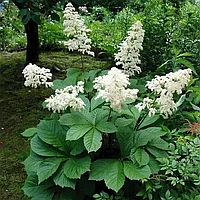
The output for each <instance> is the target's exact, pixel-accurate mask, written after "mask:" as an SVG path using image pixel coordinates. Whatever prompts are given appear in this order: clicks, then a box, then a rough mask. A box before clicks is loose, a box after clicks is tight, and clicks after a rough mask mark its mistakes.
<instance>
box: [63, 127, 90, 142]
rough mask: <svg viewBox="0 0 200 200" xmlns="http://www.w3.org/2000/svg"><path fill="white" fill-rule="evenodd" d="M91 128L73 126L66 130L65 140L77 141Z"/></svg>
mask: <svg viewBox="0 0 200 200" xmlns="http://www.w3.org/2000/svg"><path fill="white" fill-rule="evenodd" d="M92 128H93V126H92V125H91V124H77V125H74V126H72V127H71V128H70V129H69V130H68V132H67V134H66V140H78V139H79V138H81V137H83V136H84V135H85V134H86V133H87V132H88V131H90V130H91V129H92Z"/></svg>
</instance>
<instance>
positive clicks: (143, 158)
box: [134, 148, 149, 167]
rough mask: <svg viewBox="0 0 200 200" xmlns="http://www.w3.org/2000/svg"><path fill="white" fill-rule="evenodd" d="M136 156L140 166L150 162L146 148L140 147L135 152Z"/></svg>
mask: <svg viewBox="0 0 200 200" xmlns="http://www.w3.org/2000/svg"><path fill="white" fill-rule="evenodd" d="M134 157H135V160H136V161H137V163H138V164H139V167H141V166H144V165H147V164H148V163H149V154H148V153H147V152H146V151H145V150H144V149H141V148H138V149H137V150H136V152H135V153H134Z"/></svg>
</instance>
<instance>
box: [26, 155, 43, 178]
mask: <svg viewBox="0 0 200 200" xmlns="http://www.w3.org/2000/svg"><path fill="white" fill-rule="evenodd" d="M43 161H44V158H42V157H41V156H38V155H37V154H35V153H34V152H32V151H31V153H30V155H29V156H28V157H27V158H26V160H25V161H23V164H24V165H25V169H26V172H27V174H28V175H29V174H30V172H31V174H32V172H37V170H38V168H39V166H40V164H41V163H42V162H43Z"/></svg>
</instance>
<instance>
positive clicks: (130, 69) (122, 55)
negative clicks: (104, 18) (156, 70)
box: [115, 21, 144, 76]
mask: <svg viewBox="0 0 200 200" xmlns="http://www.w3.org/2000/svg"><path fill="white" fill-rule="evenodd" d="M143 40H144V30H143V29H142V23H141V22H140V21H137V22H136V23H135V24H133V25H132V26H131V28H130V30H129V31H128V36H127V37H126V39H125V40H124V41H123V42H122V43H121V44H120V48H119V51H118V53H116V54H115V60H116V61H117V62H116V65H117V66H118V65H122V68H123V69H124V72H125V73H126V74H128V75H129V76H133V75H134V74H135V72H137V73H140V72H141V68H140V67H139V66H138V65H139V64H140V63H141V60H140V59H139V56H140V54H139V53H140V50H142V49H143V47H142V42H143Z"/></svg>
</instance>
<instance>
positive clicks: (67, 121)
mask: <svg viewBox="0 0 200 200" xmlns="http://www.w3.org/2000/svg"><path fill="white" fill-rule="evenodd" d="M59 121H60V123H61V124H63V125H67V126H73V125H75V124H88V121H87V120H86V119H85V117H84V115H83V114H82V113H81V112H78V111H73V112H72V113H67V114H64V115H62V116H61V117H60V119H59Z"/></svg>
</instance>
